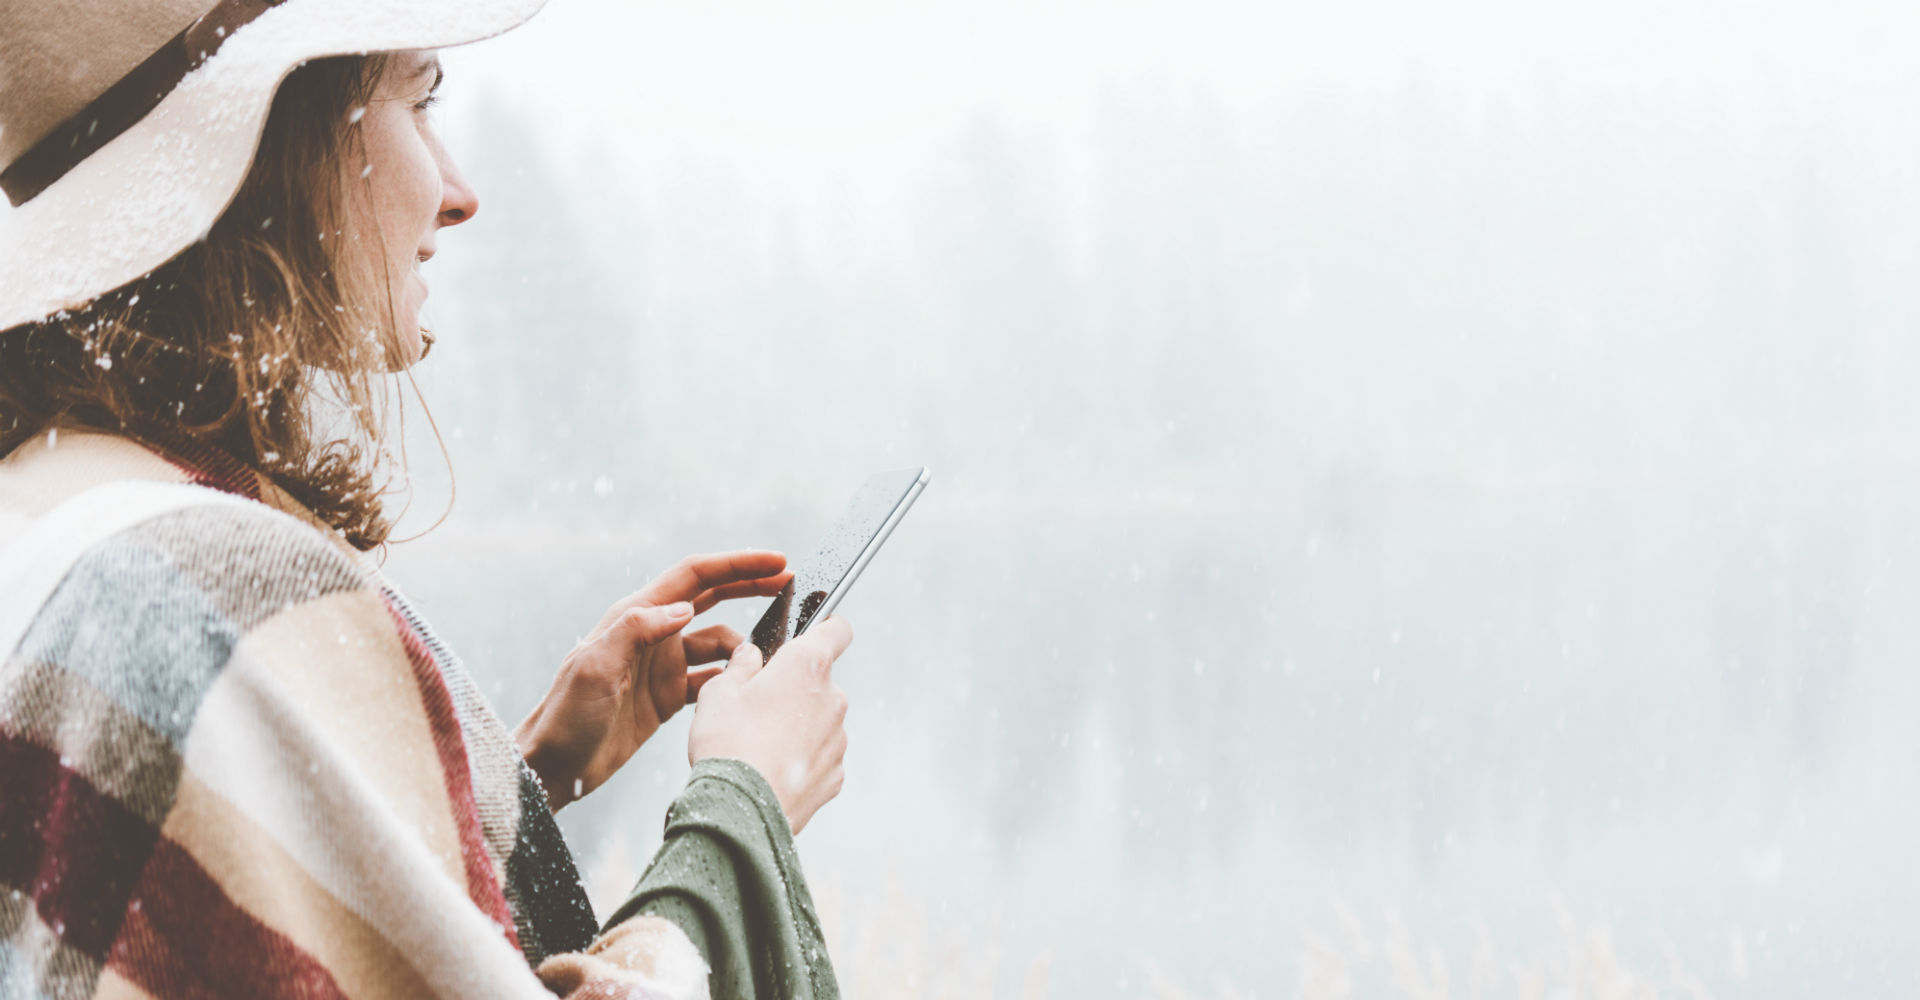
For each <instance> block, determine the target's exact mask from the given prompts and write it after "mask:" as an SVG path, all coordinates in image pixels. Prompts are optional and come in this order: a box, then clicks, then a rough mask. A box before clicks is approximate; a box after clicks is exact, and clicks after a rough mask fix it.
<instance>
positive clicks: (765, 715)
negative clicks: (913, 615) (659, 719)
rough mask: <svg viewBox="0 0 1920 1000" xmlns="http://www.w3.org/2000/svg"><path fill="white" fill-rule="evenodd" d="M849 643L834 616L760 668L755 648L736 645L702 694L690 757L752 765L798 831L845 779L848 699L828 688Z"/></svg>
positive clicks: (841, 622) (842, 622) (695, 714)
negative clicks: (769, 786)
mask: <svg viewBox="0 0 1920 1000" xmlns="http://www.w3.org/2000/svg"><path fill="white" fill-rule="evenodd" d="M852 641H853V629H852V628H850V627H849V626H848V625H847V623H846V621H845V620H844V619H841V618H837V617H835V618H826V619H823V620H821V621H817V622H814V623H813V625H812V627H810V628H808V629H807V631H806V634H805V635H802V636H800V637H799V638H796V639H792V640H789V641H788V642H787V643H786V644H785V645H783V646H781V647H780V649H779V650H778V651H777V652H775V653H774V654H773V659H772V660H771V661H768V662H767V663H766V664H765V665H762V664H761V662H760V650H759V648H758V647H756V646H754V644H753V643H751V642H743V643H741V644H740V645H739V646H738V647H737V648H735V649H734V651H733V659H732V660H731V661H729V662H728V664H727V669H726V670H724V671H722V672H721V673H720V676H718V677H715V678H714V679H712V680H710V681H707V682H706V685H705V686H704V687H702V688H701V689H700V699H699V701H697V702H696V703H695V704H694V712H693V728H692V732H691V733H690V734H689V735H688V737H687V759H688V760H689V761H692V762H698V761H701V760H704V759H706V758H708V757H732V758H734V759H736V760H741V761H745V762H746V763H747V764H749V765H751V766H752V767H753V769H754V770H756V771H759V772H760V774H761V776H762V777H764V778H766V779H767V784H769V785H772V786H773V794H774V796H775V797H777V798H778V799H779V800H780V808H781V810H782V811H784V812H785V813H786V814H787V822H788V823H790V824H792V826H793V832H794V833H795V834H798V833H799V832H800V830H801V828H803V827H805V826H806V825H807V821H808V820H810V819H812V818H813V814H814V813H815V812H816V811H818V810H819V808H820V807H821V806H823V805H826V804H827V802H828V801H829V800H831V799H832V798H833V797H834V796H836V795H838V794H840V784H841V782H842V781H844V780H845V779H846V769H845V761H846V756H847V729H846V718H847V694H846V692H845V691H842V690H840V688H839V686H838V685H836V684H834V683H833V663H834V661H835V660H838V659H839V658H840V654H841V653H843V652H846V649H847V645H848V644H849V643H851V642H852Z"/></svg>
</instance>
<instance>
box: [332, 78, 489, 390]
mask: <svg viewBox="0 0 1920 1000" xmlns="http://www.w3.org/2000/svg"><path fill="white" fill-rule="evenodd" d="M439 84H440V61H439V59H438V58H436V57H435V55H434V53H432V52H405V53H399V54H397V55H395V56H394V57H393V58H392V60H391V61H390V63H389V66H388V69H387V72H386V73H385V75H384V76H382V78H381V80H380V82H379V84H378V85H377V86H376V87H375V88H374V92H373V98H372V100H371V101H370V102H369V103H368V105H367V108H366V110H365V112H364V113H362V115H361V118H360V132H361V137H362V140H363V141H364V143H365V148H366V163H365V166H364V169H365V171H366V174H365V177H366V180H365V182H364V186H363V187H362V188H361V190H363V191H365V192H366V193H367V195H368V196H369V198H370V202H371V203H370V204H369V205H368V206H367V208H368V209H369V210H370V211H371V213H372V217H373V218H372V221H373V222H374V223H375V226H376V228H377V232H376V233H374V234H371V235H373V236H374V238H373V239H372V241H371V245H370V246H368V250H369V252H370V253H371V254H373V255H374V256H375V257H377V258H378V259H377V260H370V261H369V263H371V264H373V265H374V269H375V270H374V275H375V278H376V280H378V278H379V277H380V276H381V275H382V274H384V276H385V279H386V284H387V287H388V288H389V289H391V290H392V295H393V323H394V329H396V330H397V331H399V334H400V338H401V340H400V347H401V350H402V352H403V357H402V358H401V359H400V360H401V363H402V365H407V364H412V363H413V362H414V361H416V360H418V359H419V357H420V355H421V353H422V352H423V350H424V346H425V345H424V344H423V342H422V340H421V337H420V307H421V306H422V305H423V304H425V302H426V300H427V282H426V279H425V278H422V277H421V276H420V265H421V264H423V263H425V262H426V260H427V259H428V258H429V257H432V256H433V254H434V251H435V243H436V240H437V238H438V236H439V233H440V230H441V228H442V227H445V226H457V225H459V224H460V223H462V222H465V221H467V220H468V219H471V218H473V213H474V212H476V211H479V209H480V202H479V199H478V197H476V196H475V195H474V193H473V188H471V187H469V186H468V184H467V180H466V178H465V177H462V176H461V175H460V170H459V168H457V167H455V166H454V164H453V159H452V157H450V156H448V155H447V151H446V148H445V147H443V146H441V145H440V137H439V136H438V135H437V134H435V132H434V129H433V123H432V121H431V120H430V118H429V117H428V113H427V109H428V107H429V105H430V104H431V103H432V99H433V94H434V91H435V90H436V89H437V88H438V87H439ZM361 242H362V243H363V244H365V243H367V242H368V241H367V240H365V239H362V241H361ZM376 287H377V286H376Z"/></svg>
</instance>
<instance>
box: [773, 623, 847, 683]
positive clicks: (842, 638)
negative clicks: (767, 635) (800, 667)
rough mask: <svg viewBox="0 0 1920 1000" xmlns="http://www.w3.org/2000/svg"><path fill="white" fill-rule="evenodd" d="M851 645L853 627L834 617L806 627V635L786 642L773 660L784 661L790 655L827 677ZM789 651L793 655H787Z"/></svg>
mask: <svg viewBox="0 0 1920 1000" xmlns="http://www.w3.org/2000/svg"><path fill="white" fill-rule="evenodd" d="M852 643H853V626H851V625H848V624H847V620H846V619H845V618H842V617H840V616H839V615H834V616H832V617H830V618H823V619H821V620H820V621H817V622H814V623H813V624H812V625H809V626H807V634H805V635H803V636H801V637H799V638H798V639H791V640H788V642H787V644H786V645H784V646H782V647H780V652H779V653H778V654H776V655H775V657H774V658H775V659H784V658H786V657H787V656H788V655H792V656H793V657H794V658H796V659H800V660H804V661H806V662H808V663H809V664H810V665H812V666H814V667H815V668H816V669H818V670H819V672H820V674H821V675H822V676H827V675H831V674H832V672H833V661H835V660H837V659H839V658H840V654H841V653H844V652H846V651H847V647H848V646H849V645H851V644H852ZM790 649H791V650H794V653H792V654H788V653H787V650H790Z"/></svg>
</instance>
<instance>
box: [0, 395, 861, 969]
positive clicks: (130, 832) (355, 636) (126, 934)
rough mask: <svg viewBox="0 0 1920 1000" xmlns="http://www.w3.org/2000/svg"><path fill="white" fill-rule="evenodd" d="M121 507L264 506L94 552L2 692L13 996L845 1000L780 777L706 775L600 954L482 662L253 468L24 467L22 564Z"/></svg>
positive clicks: (225, 510) (108, 542)
mask: <svg viewBox="0 0 1920 1000" xmlns="http://www.w3.org/2000/svg"><path fill="white" fill-rule="evenodd" d="M122 479H146V480H159V481H170V482H192V483H198V484H201V485H209V486H214V487H217V488H219V489H221V490H223V491H226V492H229V493H235V494H239V495H241V496H245V497H248V498H250V499H252V500H256V501H259V503H256V504H219V505H209V506H190V507H186V508H183V509H179V510H175V511H172V512H170V513H166V514H164V515H161V516H159V517H155V518H152V519H151V520H148V521H145V522H144V523H139V524H136V525H134V526H133V527H130V528H127V529H126V530H122V531H118V532H116V533H114V534H112V535H111V536H109V537H108V538H106V539H105V540H104V541H101V542H99V543H97V544H94V545H92V546H91V547H90V548H88V549H87V550H86V551H85V552H84V553H83V554H82V555H81V556H80V557H79V558H78V559H77V560H76V561H74V562H73V563H72V564H71V566H70V568H69V569H68V570H67V571H66V573H65V576H64V579H62V580H61V582H60V583H59V585H58V587H57V589H55V590H54V591H53V593H52V596H51V597H50V598H48V599H47V600H46V602H45V604H44V605H43V606H41V607H40V609H39V611H38V612H37V614H35V615H34V617H33V618H32V621H31V624H30V626H29V627H28V628H27V630H26V632H25V634H24V638H22V639H21V641H20V642H19V644H18V647H17V648H14V649H12V650H10V651H8V654H7V657H6V659H5V660H4V661H3V662H0V997H16V996H26V997H39V996H44V997H49V998H64V997H89V996H94V997H123V996H124V997H141V996H155V997H172V996H181V997H187V996H191V997H270V996H301V997H387V996H392V997H402V996H404V997H430V996H441V997H456V996H457V997H463V998H464V997H490V996H499V997H522V998H526V997H539V996H547V995H551V993H561V994H564V995H568V996H572V997H577V998H583V1000H584V998H609V997H688V996H703V995H705V994H706V993H707V991H708V985H709V983H708V965H711V966H712V970H713V979H712V982H713V986H714V989H715V991H716V992H718V993H720V994H722V995H725V996H751V995H774V994H779V995H792V996H831V995H833V994H834V992H835V990H834V985H833V976H832V972H831V970H830V968H828V966H827V965H826V961H825V956H824V953H823V952H822V951H821V950H820V949H819V947H818V923H817V920H815V918H814V916H813V912H812V908H811V903H810V901H809V900H808V898H807V893H806V889H805V885H804V882H803V881H802V880H801V878H800V874H799V869H798V866H797V861H796V860H795V859H794V858H793V855H792V847H791V841H790V839H789V838H788V834H787V831H786V830H785V821H784V818H783V817H780V814H779V808H778V803H777V802H775V801H774V800H773V797H772V794H771V792H770V790H768V789H767V788H766V786H765V783H764V781H761V780H760V779H759V776H758V775H757V774H755V773H754V772H753V771H752V769H751V768H748V767H746V766H745V765H742V764H739V763H738V762H733V761H703V762H702V763H701V765H700V766H699V767H697V768H696V769H695V773H694V779H693V781H692V782H691V783H690V785H689V788H688V790H687V792H686V793H685V794H683V796H682V797H681V800H680V801H679V802H677V803H676V804H675V807H674V810H673V811H672V812H671V813H670V815H669V822H668V833H667V842H666V845H665V847H664V848H663V851H662V854H661V856H660V857H659V858H658V859H656V861H655V863H654V865H653V866H651V867H650V869H649V872H648V874H647V876H645V877H643V879H642V880H641V883H640V886H639V887H637V889H636V893H635V896H634V899H633V900H631V901H630V902H629V903H628V904H627V906H625V907H623V908H622V909H621V911H620V913H619V914H618V915H617V916H618V917H619V918H621V919H619V921H618V922H617V923H615V924H613V925H611V926H610V927H609V928H608V929H607V931H606V932H605V933H604V934H603V933H601V932H600V931H598V930H597V929H596V927H595V923H594V918H593V913H592V910H591V908H590V907H589V905H588V903H587V899H586V895H585V893H584V891H583V890H582V888H581V885H580V879H579V875H578V872H577V871H576V869H575V865H574V862H573V859H572V856H571V855H570V853H569V852H568V850H567V847H566V844H565V843H564V841H563V840H562V839H561V836H560V830H559V827H558V826H557V825H556V824H555V822H554V820H553V817H552V816H551V815H550V814H549V813H548V810H547V807H546V801H545V794H544V792H543V790H542V789H541V787H540V785H539V783H538V781H537V779H536V778H535V777H534V775H533V772H532V771H531V770H530V769H529V768H528V767H527V766H526V765H525V764H524V763H523V762H522V761H521V759H520V756H519V753H518V750H517V748H516V747H515V745H514V743H513V741H512V739H511V736H510V734H509V733H508V731H507V729H506V727H505V726H504V725H502V723H501V721H500V720H499V719H498V718H497V717H496V716H495V714H494V713H493V711H492V710H491V708H490V707H489V706H488V705H487V704H486V702H485V701H484V699H482V698H481V696H480V694H479V693H478V691H476V690H475V687H474V685H473V683H472V681H471V679H470V678H469V677H468V675H467V673H466V672H465V671H464V670H463V669H462V668H461V667H460V665H459V663H458V661H457V660H456V659H455V658H454V657H453V656H452V654H451V653H450V652H449V651H448V650H447V649H446V647H445V646H444V645H443V644H442V643H441V642H440V641H439V639H437V638H436V637H435V635H434V634H433V632H432V630H431V629H429V628H428V627H427V625H426V624H425V623H424V622H423V621H422V620H421V618H420V616H419V615H418V614H416V613H415V611H414V610H413V609H412V608H411V607H410V606H409V605H408V604H407V602H406V601H405V600H404V599H403V598H402V597H401V596H400V595H399V594H398V593H397V592H396V591H395V590H394V589H393V588H392V587H391V586H389V585H388V584H386V582H385V581H384V579H383V578H382V577H381V576H380V575H379V573H378V572H377V571H376V570H374V569H372V568H371V567H369V566H368V565H367V564H366V563H365V561H364V560H362V559H361V558H360V557H359V554H358V553H355V552H354V551H353V550H352V549H351V548H350V547H348V546H346V545H345V543H344V542H343V541H341V540H340V539H339V538H338V536H337V535H334V534H333V533H332V532H330V531H327V530H326V529H325V527H324V525H322V524H320V523H319V522H318V521H317V520H316V519H314V518H313V517H312V515H311V514H309V513H307V512H306V511H305V510H303V509H302V508H301V507H300V506H299V505H298V504H297V503H294V502H293V501H292V500H291V499H290V498H289V497H287V496H286V495H285V494H284V493H282V492H280V491H278V490H276V489H274V488H273V487H272V486H271V484H268V483H266V482H265V481H264V480H263V479H260V478H257V477H255V476H253V475H252V474H251V473H249V472H248V471H247V470H246V469H244V468H243V467H241V466H239V465H238V464H237V463H234V462H232V461H231V460H230V459H225V458H223V457H221V456H218V455H211V454H207V453H204V452H201V453H198V454H184V455H183V454H182V453H180V452H178V451H170V452H167V453H166V454H165V455H164V456H163V454H162V453H161V452H158V451H155V450H150V449H148V448H146V447H143V446H142V445H139V444H136V443H134V442H132V441H129V440H127V439H124V438H119V437H113V436H108V435H100V434H82V433H74V432H58V433H53V432H50V433H48V434H47V435H43V436H42V437H40V438H36V439H34V440H33V441H31V442H29V443H28V444H26V445H23V446H22V447H20V448H19V449H17V450H16V451H15V452H14V453H13V454H12V455H10V456H7V458H6V459H5V460H4V461H0V562H3V561H4V560H5V558H6V555H7V551H8V545H9V543H10V542H12V541H15V540H17V539H19V538H21V537H23V535H25V534H26V533H30V532H32V531H33V530H34V525H35V523H36V522H35V520H34V519H35V518H36V517H38V516H39V515H41V514H42V513H44V512H46V511H48V510H50V509H52V508H54V507H56V506H57V505H59V504H60V503H61V502H62V501H64V500H67V499H69V498H71V497H73V496H75V495H77V494H80V493H81V492H82V491H84V490H85V489H86V488H87V487H89V486H92V485H95V484H97V483H101V482H105V481H112V480H122ZM15 548H18V547H17V546H16V547H15ZM18 599H19V598H18V597H17V596H16V595H12V594H4V593H0V603H3V602H5V601H8V600H18ZM696 871H697V872H698V873H699V875H698V877H697V878H690V877H689V873H690V872H696ZM656 914H665V916H666V917H668V918H671V919H663V918H662V916H659V915H656ZM687 930H691V931H692V932H693V938H694V940H690V939H689V937H688V934H687V933H686V931H687ZM763 938H764V939H765V940H761V939H763ZM756 951H757V952H759V953H760V954H757V955H756V954H754V952H756ZM796 956H798V957H797V959H796ZM703 958H704V959H705V963H704V964H703V961H702V960H703ZM536 970H537V971H536ZM549 991H551V993H550V992H549Z"/></svg>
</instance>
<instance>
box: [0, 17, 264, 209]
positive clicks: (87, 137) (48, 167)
mask: <svg viewBox="0 0 1920 1000" xmlns="http://www.w3.org/2000/svg"><path fill="white" fill-rule="evenodd" d="M283 2H285V0H220V2H219V3H218V4H216V5H215V6H214V8H213V9H212V10H210V11H208V12H207V13H206V14H204V15H202V16H201V18H200V19H199V20H197V21H195V22H193V23H192V24H190V25H188V26H187V28H186V30H184V31H182V32H180V33H179V34H177V35H175V36H173V38H172V39H171V40H169V41H168V42H167V44H165V45H162V46H161V47H160V49H159V51H157V52H155V53H154V54H153V55H150V56H148V57H147V58H146V61H144V62H142V63H141V64H140V65H138V66H135V67H134V68H133V70H132V71H131V72H129V73H128V74H127V75H126V76H123V77H121V78H120V80H119V81H118V82H116V83H115V84H114V85H113V86H111V87H108V88H107V90H106V92H105V93H103V94H101V95H100V96H99V97H96V98H94V99H93V101H92V102H90V103H89V104H88V105H87V106H86V107H84V108H81V109H80V111H79V112H78V113H77V114H75V115H74V116H73V117H71V118H68V119H67V120H66V121H64V122H61V123H60V124H59V125H58V126H56V127H55V128H54V130H53V131H51V132H49V133H47V134H46V135H45V136H44V137H42V138H41V140H40V141H39V142H36V143H34V144H33V148H31V149H29V150H27V151H26V152H25V153H23V154H21V156H20V158H19V159H17V160H15V161H13V163H12V164H10V165H9V166H8V167H7V169H6V170H4V171H0V190H3V191H5V192H6V193H7V200H8V201H11V202H12V203H13V204H14V206H15V207H18V206H20V205H24V204H26V203H27V202H29V201H31V200H33V198H34V197H35V196H36V195H38V194H39V193H40V192H42V191H45V190H46V189H47V188H50V187H52V186H53V185H54V182H56V181H58V180H59V179H60V178H62V177H65V176H66V175H67V173H68V171H71V170H72V169H73V168H74V167H77V166H79V165H80V162H81V161H82V160H85V159H86V158H87V157H89V156H92V155H93V154H94V153H96V152H98V151H99V150H100V149H101V148H102V147H104V146H106V144H107V143H109V142H112V141H113V140H115V139H117V138H119V137H120V136H121V135H122V134H123V133H125V132H126V131H127V130H128V129H130V128H132V127H133V126H134V125H135V124H137V123H138V122H139V121H140V119H142V118H145V117H146V116H147V115H148V114H149V113H150V112H152V111H153V109H154V108H157V107H159V106H160V102H161V101H163V100H166V97H167V95H168V94H170V93H173V88H175V87H177V86H179V85H180V81H181V80H183V79H185V78H186V76H187V74H188V73H191V72H193V71H194V70H196V69H199V68H200V67H201V66H202V65H205V63H206V61H207V60H209V59H211V58H213V55H214V53H216V52H218V51H220V46H221V45H223V44H225V42H226V40H227V39H228V38H231V37H233V33H234V32H236V31H238V30H240V29H241V28H243V27H245V26H246V25H248V24H250V23H252V21H253V19H254V18H257V17H259V16H260V15H261V14H264V13H266V12H267V11H268V10H269V9H271V8H273V7H277V6H279V5H280V4H281V3H283Z"/></svg>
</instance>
